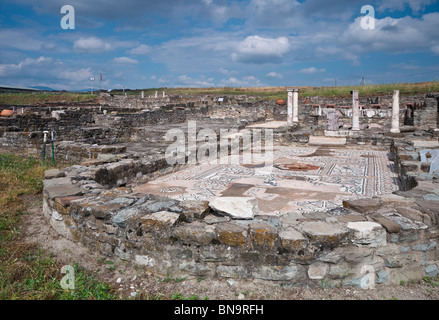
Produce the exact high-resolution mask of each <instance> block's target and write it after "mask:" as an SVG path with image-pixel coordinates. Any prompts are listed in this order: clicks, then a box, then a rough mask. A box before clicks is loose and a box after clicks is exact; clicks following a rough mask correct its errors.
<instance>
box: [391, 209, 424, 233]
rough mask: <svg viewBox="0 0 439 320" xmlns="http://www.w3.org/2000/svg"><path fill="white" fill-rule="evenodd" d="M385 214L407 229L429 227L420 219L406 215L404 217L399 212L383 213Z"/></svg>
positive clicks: (403, 228)
mask: <svg viewBox="0 0 439 320" xmlns="http://www.w3.org/2000/svg"><path fill="white" fill-rule="evenodd" d="M383 216H384V217H386V218H388V219H391V220H393V221H395V222H396V223H397V224H398V225H400V227H401V229H402V230H404V231H406V230H418V229H427V228H428V226H427V225H425V224H423V223H422V222H420V221H413V220H410V219H408V218H406V217H403V216H402V215H400V214H399V213H397V212H387V213H383Z"/></svg>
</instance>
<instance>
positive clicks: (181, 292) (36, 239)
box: [23, 200, 439, 300]
mask: <svg viewBox="0 0 439 320" xmlns="http://www.w3.org/2000/svg"><path fill="white" fill-rule="evenodd" d="M41 208H42V206H41V200H36V201H33V202H32V206H31V207H30V208H29V215H27V216H26V217H25V219H24V231H23V232H24V234H25V239H26V241H28V242H33V243H37V244H39V245H40V247H41V248H42V249H45V250H47V251H48V252H51V253H53V254H54V255H55V257H56V259H57V260H58V261H59V262H60V263H61V264H63V265H64V264H65V265H74V264H75V263H78V264H79V265H80V266H81V267H82V268H85V269H87V270H89V271H91V272H93V273H95V274H96V276H97V278H98V279H100V280H102V281H106V282H108V283H110V284H111V285H112V286H113V287H114V288H115V289H116V290H117V291H118V292H119V293H120V296H121V298H133V297H135V298H141V299H172V298H178V297H180V298H181V297H184V298H193V299H197V298H198V299H200V300H202V299H205V298H206V299H209V300H247V299H263V300H396V299H397V300H437V299H439V286H433V285H430V284H428V283H426V282H425V281H422V282H420V283H415V284H407V285H405V286H401V285H380V286H377V287H376V288H375V289H373V290H361V289H356V288H345V287H343V288H298V287H285V286H282V285H281V284H277V283H273V282H266V281H262V280H258V279H254V280H237V279H202V278H196V277H188V278H185V279H175V278H171V277H169V278H167V279H164V278H159V277H157V276H154V275H151V274H148V273H147V272H145V271H144V270H142V269H141V268H138V267H136V266H132V265H130V264H129V263H127V262H123V261H121V260H119V259H109V258H107V257H105V256H104V255H101V254H98V253H96V252H92V251H91V250H89V249H88V248H86V247H84V246H82V245H81V244H79V243H76V242H72V241H69V240H67V239H65V238H63V237H61V236H60V235H59V234H57V233H56V231H54V230H53V229H52V227H51V226H50V225H49V224H48V223H47V221H46V220H45V219H44V217H43V214H42V209H41ZM62 277H63V274H61V272H60V280H61V278H62Z"/></svg>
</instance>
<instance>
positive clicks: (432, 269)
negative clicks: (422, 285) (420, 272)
mask: <svg viewBox="0 0 439 320" xmlns="http://www.w3.org/2000/svg"><path fill="white" fill-rule="evenodd" d="M438 274H439V269H438V268H437V266H436V265H435V264H432V265H429V266H427V267H425V275H426V276H427V277H436V276H437V275H438Z"/></svg>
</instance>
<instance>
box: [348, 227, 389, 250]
mask: <svg viewBox="0 0 439 320" xmlns="http://www.w3.org/2000/svg"><path fill="white" fill-rule="evenodd" d="M347 228H348V229H349V231H350V232H351V234H352V235H351V241H352V243H353V244H355V245H357V246H359V247H362V246H365V247H371V248H376V247H383V246H385V245H386V244H387V240H386V230H385V229H384V228H383V227H382V226H381V225H380V224H379V223H376V222H370V221H361V222H348V224H347Z"/></svg>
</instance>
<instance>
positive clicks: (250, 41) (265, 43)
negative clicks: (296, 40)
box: [232, 36, 290, 63]
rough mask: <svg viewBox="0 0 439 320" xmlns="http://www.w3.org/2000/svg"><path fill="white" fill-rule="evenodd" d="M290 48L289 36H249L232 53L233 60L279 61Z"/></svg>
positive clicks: (248, 61)
mask: <svg viewBox="0 0 439 320" xmlns="http://www.w3.org/2000/svg"><path fill="white" fill-rule="evenodd" d="M289 50H290V43H289V41H288V38H286V37H279V38H263V37H260V36H248V37H247V38H245V39H244V41H241V42H240V43H239V45H238V48H237V52H234V53H232V60H233V61H239V62H245V63H267V62H272V63H278V62H280V61H281V59H282V57H283V55H284V54H286V53H287V52H288V51H289Z"/></svg>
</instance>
